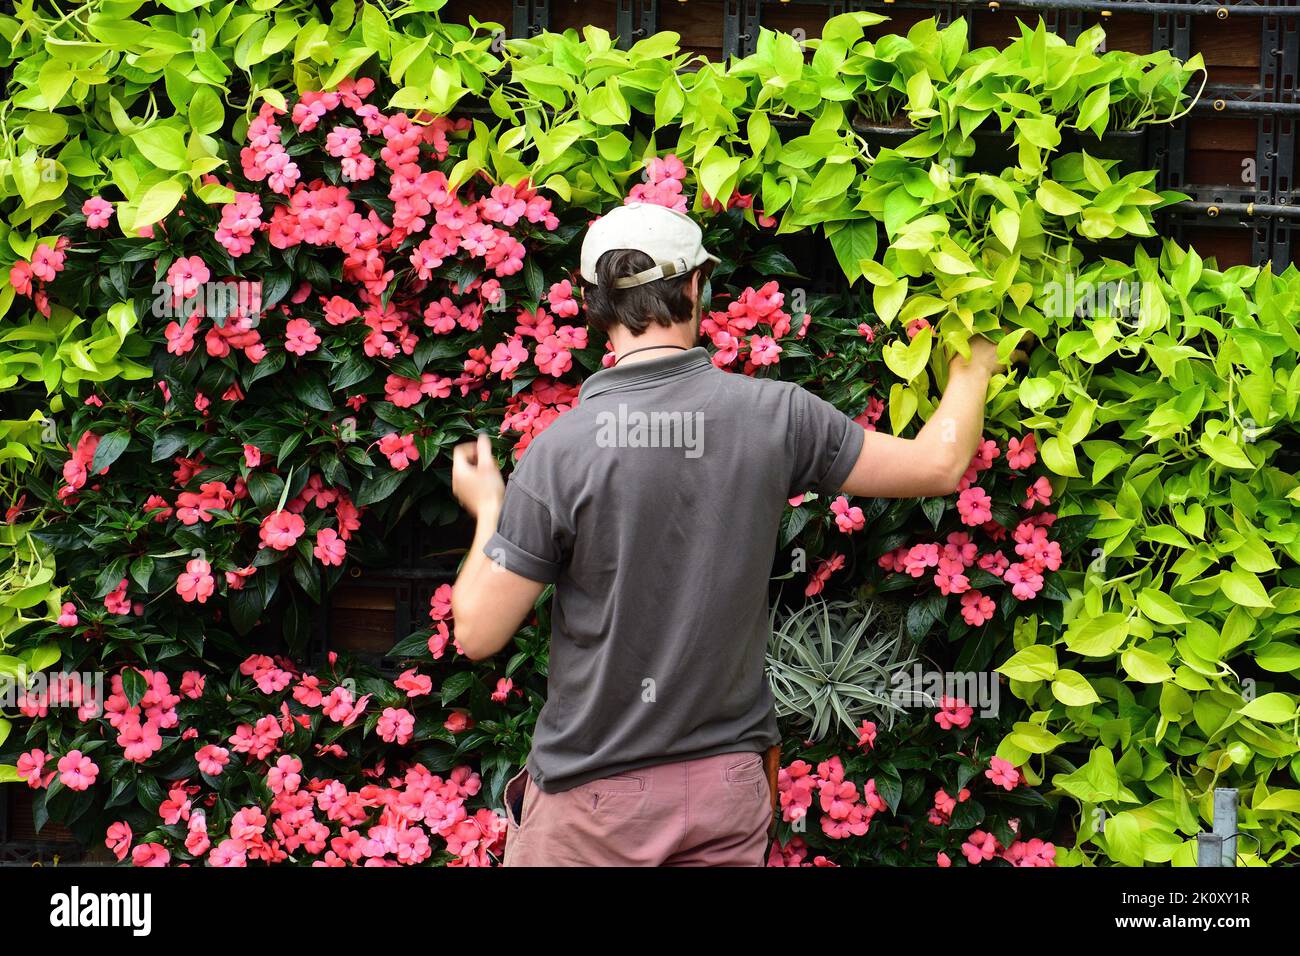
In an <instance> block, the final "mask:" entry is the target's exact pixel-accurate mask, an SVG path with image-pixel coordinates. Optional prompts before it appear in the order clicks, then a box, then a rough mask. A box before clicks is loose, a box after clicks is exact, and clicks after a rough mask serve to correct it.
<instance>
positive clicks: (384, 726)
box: [375, 707, 415, 744]
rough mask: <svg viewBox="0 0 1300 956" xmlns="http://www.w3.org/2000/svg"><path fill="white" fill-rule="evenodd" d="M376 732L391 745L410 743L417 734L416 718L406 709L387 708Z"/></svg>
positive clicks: (376, 727)
mask: <svg viewBox="0 0 1300 956" xmlns="http://www.w3.org/2000/svg"><path fill="white" fill-rule="evenodd" d="M375 732H376V733H378V734H379V736H380V739H382V740H385V741H387V742H388V743H390V744H392V743H395V744H405V743H409V742H410V740H411V737H412V736H414V734H415V716H414V715H413V714H412V713H411V712H410V711H409V710H407V709H406V708H405V707H385V708H384V710H383V712H382V713H381V714H380V715H379V723H378V724H376V725H375Z"/></svg>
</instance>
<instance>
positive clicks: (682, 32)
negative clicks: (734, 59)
mask: <svg viewBox="0 0 1300 956" xmlns="http://www.w3.org/2000/svg"><path fill="white" fill-rule="evenodd" d="M723 7H724V4H723V3H721V2H719V0H689V2H686V0H659V17H658V22H657V24H656V25H657V27H658V29H659V30H660V31H665V30H667V31H671V32H673V33H676V34H678V35H679V36H681V38H682V43H681V46H682V49H683V50H687V51H689V52H691V53H698V54H701V55H702V56H706V57H708V58H709V59H710V60H722V59H723V51H722V22H723Z"/></svg>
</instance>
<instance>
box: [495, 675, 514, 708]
mask: <svg viewBox="0 0 1300 956" xmlns="http://www.w3.org/2000/svg"><path fill="white" fill-rule="evenodd" d="M514 687H515V682H514V681H512V680H511V679H510V678H509V677H502V678H500V679H499V680H498V681H497V686H496V690H494V691H492V699H493V700H494V701H496V702H497V703H498V704H500V703H503V702H504V701H505V700H506V698H507V697H509V696H510V692H511V691H512V690H514Z"/></svg>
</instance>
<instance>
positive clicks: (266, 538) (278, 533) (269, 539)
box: [258, 511, 307, 551]
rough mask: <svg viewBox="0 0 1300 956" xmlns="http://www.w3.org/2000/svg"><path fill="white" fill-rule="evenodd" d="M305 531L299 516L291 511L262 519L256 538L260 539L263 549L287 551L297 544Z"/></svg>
mask: <svg viewBox="0 0 1300 956" xmlns="http://www.w3.org/2000/svg"><path fill="white" fill-rule="evenodd" d="M306 530H307V523H306V522H305V521H303V520H302V517H301V516H300V515H296V514H294V513H293V512H291V511H277V512H275V513H274V514H270V515H267V516H266V517H265V518H263V519H262V525H261V528H260V530H259V531H258V536H259V537H260V538H261V539H262V546H263V547H266V548H272V549H273V550H275V551H288V550H289V549H290V548H292V547H293V546H294V545H295V544H297V543H298V539H299V538H300V537H302V533H303V532H304V531H306Z"/></svg>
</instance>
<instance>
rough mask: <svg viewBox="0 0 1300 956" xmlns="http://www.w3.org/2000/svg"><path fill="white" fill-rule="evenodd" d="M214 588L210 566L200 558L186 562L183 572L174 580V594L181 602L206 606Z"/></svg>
mask: <svg viewBox="0 0 1300 956" xmlns="http://www.w3.org/2000/svg"><path fill="white" fill-rule="evenodd" d="M215 586H216V582H215V581H214V580H213V578H212V566H211V565H209V564H208V562H206V561H204V560H203V559H202V558H194V559H193V560H192V561H189V562H187V563H186V565H185V571H184V572H183V573H181V574H180V575H178V576H177V578H176V593H177V594H179V595H180V596H181V600H183V601H198V602H199V603H200V604H206V603H207V600H208V598H210V597H211V596H212V592H213V590H214V589H215Z"/></svg>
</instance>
